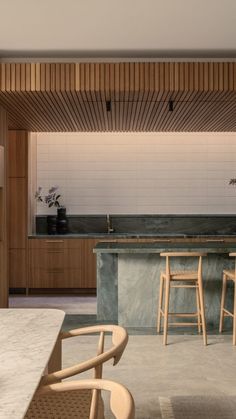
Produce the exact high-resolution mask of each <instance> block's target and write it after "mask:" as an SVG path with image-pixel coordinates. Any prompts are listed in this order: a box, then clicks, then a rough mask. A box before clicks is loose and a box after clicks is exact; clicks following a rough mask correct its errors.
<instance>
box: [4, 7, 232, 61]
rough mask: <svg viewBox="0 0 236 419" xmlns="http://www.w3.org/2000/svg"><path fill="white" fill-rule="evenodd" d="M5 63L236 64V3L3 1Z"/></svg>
mask: <svg viewBox="0 0 236 419" xmlns="http://www.w3.org/2000/svg"><path fill="white" fill-rule="evenodd" d="M0 16H1V25H0V59H4V58H10V57H24V58H27V57H28V58H29V57H31V58H32V57H48V58H53V57H57V58H58V57H60V58H63V57H64V58H65V57H67V58H69V57H72V58H76V57H77V58H78V59H79V58H99V57H100V58H101V57H103V58H104V57H107V58H113V59H116V58H117V57H119V58H122V57H128V58H132V57H135V58H137V57H141V58H144V57H147V58H154V59H155V58H160V57H165V58H168V57H173V58H176V57H182V58H184V57H198V58H199V57H207V58H210V57H216V58H220V57H222V58H224V57H228V58H229V57H230V58H236V46H235V39H236V2H235V0H224V1H222V0H146V1H143V0H119V1H117V0H99V1H98V0H66V1H64V0H50V1H48V0H40V1H37V0H22V1H19V0H1V2H0Z"/></svg>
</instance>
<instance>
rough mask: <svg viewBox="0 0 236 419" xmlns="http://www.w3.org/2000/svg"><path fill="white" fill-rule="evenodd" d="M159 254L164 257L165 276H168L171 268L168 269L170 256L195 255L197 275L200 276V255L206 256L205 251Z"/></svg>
mask: <svg viewBox="0 0 236 419" xmlns="http://www.w3.org/2000/svg"><path fill="white" fill-rule="evenodd" d="M160 256H164V257H165V258H166V276H167V277H170V274H171V269H170V259H169V258H171V257H193V258H195V257H197V258H198V277H199V278H200V277H201V275H202V257H203V256H207V253H203V252H162V253H160Z"/></svg>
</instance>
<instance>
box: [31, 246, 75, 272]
mask: <svg viewBox="0 0 236 419" xmlns="http://www.w3.org/2000/svg"><path fill="white" fill-rule="evenodd" d="M29 264H30V267H32V268H33V269H38V268H41V269H58V268H60V269H62V268H63V269H64V268H66V267H67V265H68V261H67V257H66V252H65V251H64V249H47V250H43V249H35V250H32V249H31V250H30V251H29Z"/></svg>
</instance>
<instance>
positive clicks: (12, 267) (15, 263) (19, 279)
mask: <svg viewBox="0 0 236 419" xmlns="http://www.w3.org/2000/svg"><path fill="white" fill-rule="evenodd" d="M9 286H10V288H27V263H26V250H25V249H11V250H10V251H9Z"/></svg>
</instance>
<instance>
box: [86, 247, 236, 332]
mask: <svg viewBox="0 0 236 419" xmlns="http://www.w3.org/2000/svg"><path fill="white" fill-rule="evenodd" d="M164 251H182V252H190V251H199V252H205V253H207V257H204V258H203V284H204V291H205V309H206V319H207V324H208V326H209V327H210V328H212V329H215V328H218V324H219V313H220V297H221V287H222V272H223V269H232V268H233V266H234V258H230V257H229V253H230V252H236V243H227V242H221V241H219V242H217V243H215V242H210V243H206V242H205V243H204V242H202V243H191V242H189V243H187V242H186V243H111V242H110V243H109V242H107V243H105V242H104V243H98V244H97V245H96V247H95V248H94V253H96V256H97V318H98V321H105V322H115V323H118V324H120V325H122V326H125V327H135V328H136V327H137V328H139V327H142V328H143V327H155V326H156V312H157V298H158V294H159V278H160V272H161V271H163V270H164V269H165V260H164V258H162V257H160V253H161V252H164ZM194 263H195V264H196V261H192V260H190V259H189V258H176V259H175V260H173V261H171V266H172V269H173V270H185V269H190V270H195V269H196V266H195V265H194ZM232 303H233V295H232V290H231V292H230V289H229V292H228V293H227V304H228V307H229V309H230V308H231V307H232ZM195 305H196V296H195V293H194V292H193V293H190V292H189V290H177V289H173V290H171V300H170V311H172V312H176V311H177V312H178V311H179V312H191V311H193V308H195Z"/></svg>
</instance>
